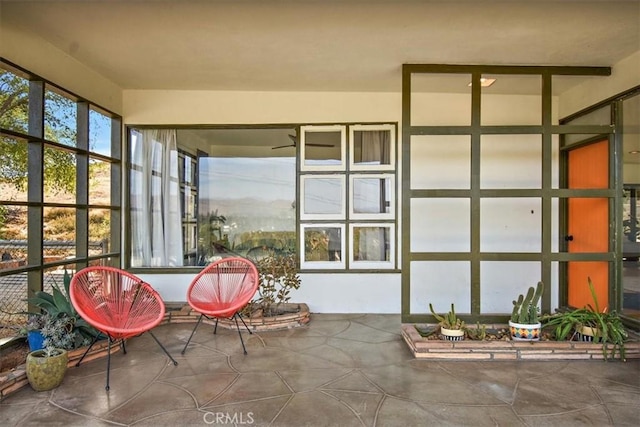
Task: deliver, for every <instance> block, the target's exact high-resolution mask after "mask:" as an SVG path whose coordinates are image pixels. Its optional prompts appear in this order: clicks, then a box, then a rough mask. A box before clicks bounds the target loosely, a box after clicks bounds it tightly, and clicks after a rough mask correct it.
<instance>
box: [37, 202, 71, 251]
mask: <svg viewBox="0 0 640 427" xmlns="http://www.w3.org/2000/svg"><path fill="white" fill-rule="evenodd" d="M43 240H44V241H43V245H44V248H43V251H44V252H43V256H44V262H45V263H46V262H56V261H60V260H62V259H65V258H68V257H74V256H75V253H76V210H75V209H74V208H47V207H45V208H44V229H43Z"/></svg>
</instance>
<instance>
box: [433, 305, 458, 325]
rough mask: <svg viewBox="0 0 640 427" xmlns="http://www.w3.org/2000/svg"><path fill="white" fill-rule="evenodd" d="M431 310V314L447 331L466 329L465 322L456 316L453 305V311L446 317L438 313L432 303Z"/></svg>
mask: <svg viewBox="0 0 640 427" xmlns="http://www.w3.org/2000/svg"><path fill="white" fill-rule="evenodd" d="M429 310H431V314H433V317H435V318H436V320H437V321H438V323H439V324H440V327H442V328H445V329H465V324H464V320H461V319H459V318H458V316H457V315H456V310H455V308H454V307H453V303H452V304H451V310H450V311H449V312H448V313H447V314H445V315H440V314H438V313H436V312H435V310H434V309H433V305H432V304H431V303H429Z"/></svg>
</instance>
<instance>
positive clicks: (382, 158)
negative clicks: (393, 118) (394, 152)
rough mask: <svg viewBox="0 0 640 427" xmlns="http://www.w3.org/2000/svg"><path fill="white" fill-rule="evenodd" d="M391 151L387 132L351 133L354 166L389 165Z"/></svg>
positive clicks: (367, 131)
mask: <svg viewBox="0 0 640 427" xmlns="http://www.w3.org/2000/svg"><path fill="white" fill-rule="evenodd" d="M391 149H392V147H391V131H389V130H356V131H354V132H353V162H354V163H355V164H356V165H389V164H391Z"/></svg>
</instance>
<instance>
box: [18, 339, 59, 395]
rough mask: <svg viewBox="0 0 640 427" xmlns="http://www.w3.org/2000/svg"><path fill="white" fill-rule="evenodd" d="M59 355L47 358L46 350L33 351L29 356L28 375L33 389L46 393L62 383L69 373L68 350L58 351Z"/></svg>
mask: <svg viewBox="0 0 640 427" xmlns="http://www.w3.org/2000/svg"><path fill="white" fill-rule="evenodd" d="M57 351H58V352H59V354H56V355H55V356H49V357H47V356H46V351H45V350H36V351H32V352H31V353H29V354H28V355H27V365H26V373H27V378H28V379H29V384H31V388H33V389H34V390H35V391H46V390H51V389H53V388H56V387H58V386H59V385H60V383H62V380H63V379H64V374H65V372H66V371H67V360H68V353H67V350H61V349H58V350H57Z"/></svg>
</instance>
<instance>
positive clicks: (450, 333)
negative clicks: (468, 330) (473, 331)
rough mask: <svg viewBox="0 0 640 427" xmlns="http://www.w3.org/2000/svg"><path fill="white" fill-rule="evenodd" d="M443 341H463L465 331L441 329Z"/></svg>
mask: <svg viewBox="0 0 640 427" xmlns="http://www.w3.org/2000/svg"><path fill="white" fill-rule="evenodd" d="M440 334H441V335H442V339H443V340H446V341H462V340H463V339H464V331H463V330H462V329H447V328H443V327H440Z"/></svg>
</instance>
